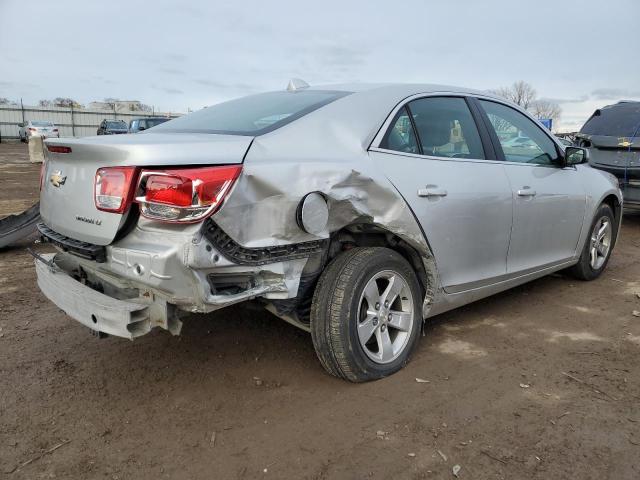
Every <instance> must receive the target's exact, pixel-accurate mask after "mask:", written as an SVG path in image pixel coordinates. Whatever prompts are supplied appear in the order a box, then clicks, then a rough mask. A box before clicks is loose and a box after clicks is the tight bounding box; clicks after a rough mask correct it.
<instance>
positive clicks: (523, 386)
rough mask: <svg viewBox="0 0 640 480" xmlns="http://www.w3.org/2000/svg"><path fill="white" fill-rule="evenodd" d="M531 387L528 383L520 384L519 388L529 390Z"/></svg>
mask: <svg viewBox="0 0 640 480" xmlns="http://www.w3.org/2000/svg"><path fill="white" fill-rule="evenodd" d="M530 386H531V385H529V384H528V383H521V384H520V388H529V387H530Z"/></svg>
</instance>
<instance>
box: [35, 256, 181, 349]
mask: <svg viewBox="0 0 640 480" xmlns="http://www.w3.org/2000/svg"><path fill="white" fill-rule="evenodd" d="M54 257H55V255H54V254H47V255H42V256H41V259H40V260H36V262H35V264H36V274H37V278H38V286H39V287H40V290H42V293H44V295H45V296H46V297H47V298H48V299H49V300H51V301H52V302H53V303H55V304H56V306H58V307H59V308H60V309H62V310H63V311H64V312H65V313H66V314H67V315H69V316H70V317H72V318H73V319H75V320H77V321H78V322H80V323H81V324H83V325H84V326H86V327H89V328H90V329H91V330H94V331H96V332H102V333H107V334H109V335H114V336H117V337H123V338H128V339H130V340H133V339H134V338H136V337H139V336H141V335H144V334H146V333H148V332H149V331H150V330H151V329H152V328H154V327H161V328H165V329H167V330H169V331H170V332H171V333H173V334H174V335H177V334H178V333H179V332H180V327H181V323H180V321H179V320H177V318H176V317H174V316H173V315H172V312H171V306H170V305H167V304H166V303H164V304H163V303H155V302H149V303H143V302H138V301H132V300H120V299H117V298H113V297H110V296H108V295H105V294H103V293H100V292H98V291H96V290H94V289H92V288H90V287H89V286H87V285H84V284H82V283H80V282H79V281H77V280H75V279H74V278H72V277H71V276H70V275H68V274H67V273H66V272H65V271H63V270H62V269H60V268H58V267H56V266H55V264H54V263H53V262H54ZM42 260H44V261H42ZM45 261H46V262H49V263H48V264H47V263H45ZM136 300H138V299H136Z"/></svg>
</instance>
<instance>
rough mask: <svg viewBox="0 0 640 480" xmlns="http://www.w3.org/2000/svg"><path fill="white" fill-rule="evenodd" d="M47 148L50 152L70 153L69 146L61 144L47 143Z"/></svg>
mask: <svg viewBox="0 0 640 480" xmlns="http://www.w3.org/2000/svg"><path fill="white" fill-rule="evenodd" d="M47 150H49V151H50V152H52V153H71V147H64V146H62V145H47Z"/></svg>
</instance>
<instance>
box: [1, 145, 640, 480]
mask: <svg viewBox="0 0 640 480" xmlns="http://www.w3.org/2000/svg"><path fill="white" fill-rule="evenodd" d="M38 176H39V166H37V165H30V164H28V163H26V148H25V147H24V146H23V145H6V144H2V145H0V179H1V180H0V185H1V188H0V216H3V215H7V214H10V213H15V212H18V211H20V210H21V209H23V208H25V207H27V206H28V205H30V204H31V203H32V202H33V201H35V199H36V198H37V191H38V186H37V183H38ZM31 243H32V242H31V241H24V242H23V243H22V244H21V245H18V246H17V247H15V248H10V249H5V250H0V328H1V331H0V478H8V479H43V478H46V479H48V478H65V479H113V480H116V479H142V480H144V479H163V478H170V479H187V478H188V479H200V478H207V479H227V478H229V479H233V478H278V479H282V478H292V479H333V478H339V479H342V478H346V479H352V478H353V479H363V478H373V479H388V478H401V479H405V478H407V479H419V478H434V479H448V478H454V476H453V468H454V466H456V465H458V466H459V467H460V470H459V473H458V476H459V478H461V479H465V478H467V479H485V478H490V479H501V478H505V479H506V478H508V479H529V478H533V479H545V480H546V479H583V480H584V479H599V480H601V479H616V480H619V479H637V478H640V386H639V382H640V368H639V367H640V318H637V317H635V316H634V315H633V314H632V312H633V311H634V310H640V298H639V296H638V295H639V294H640V249H639V246H640V218H639V217H632V216H628V217H625V219H624V224H623V229H622V236H621V239H620V242H619V243H618V246H617V248H616V250H615V252H614V255H613V257H612V260H611V262H610V264H609V268H608V270H607V271H606V272H605V274H604V275H603V276H602V277H601V278H600V279H598V280H596V281H594V282H590V283H582V282H577V281H575V280H572V279H570V278H567V277H563V276H560V275H553V276H549V277H546V278H543V279H540V280H538V281H535V282H532V283H530V284H527V285H525V286H522V287H520V288H516V289H514V290H511V291H509V292H506V293H503V294H500V295H497V296H494V297H492V298H489V299H487V300H484V301H481V302H478V303H475V304H472V305H469V306H467V307H465V308H461V309H458V310H456V311H453V312H450V313H447V314H445V315H441V316H440V317H438V318H437V319H435V321H433V322H431V323H429V324H428V326H427V328H426V331H425V337H424V338H423V339H422V342H421V343H420V345H419V348H418V350H417V352H416V354H415V356H414V358H413V361H412V362H411V363H410V364H409V365H408V366H407V367H406V368H405V369H404V370H403V371H401V372H400V373H398V374H396V375H394V376H393V377H391V378H388V379H384V380H381V381H378V382H374V383H369V384H364V385H352V384H348V383H345V382H343V381H341V380H337V379H334V378H332V377H330V376H328V375H327V374H325V373H324V371H323V370H322V368H321V367H320V364H319V363H318V361H317V360H316V357H315V354H314V351H313V347H312V345H311V339H310V337H309V336H308V335H307V334H306V333H304V332H301V331H298V330H297V329H295V328H294V327H291V326H289V325H288V324H286V323H284V322H282V321H281V320H278V319H277V318H275V317H273V316H271V315H270V314H268V313H266V312H262V311H259V310H253V309H250V308H248V307H244V308H240V307H234V308H229V309H227V310H222V311H219V312H217V313H215V314H211V315H206V316H193V317H190V318H189V319H188V321H186V322H185V325H184V329H183V333H182V335H181V336H180V337H172V336H171V335H169V334H168V333H166V332H163V331H157V332H154V333H152V334H150V335H147V336H145V337H142V338H140V339H139V340H136V341H135V342H129V341H127V340H123V339H118V338H107V339H104V340H98V339H96V338H95V337H92V336H91V335H89V332H88V331H87V329H86V328H84V327H82V326H81V325H80V324H78V323H76V322H75V321H73V320H71V319H70V318H68V317H67V316H66V315H65V314H64V313H63V312H61V311H60V310H58V309H57V308H56V307H55V306H54V305H53V304H51V303H50V302H49V301H47V300H46V299H45V298H44V296H43V295H42V294H40V292H39V290H38V288H37V285H36V279H35V273H34V268H33V262H32V260H31V257H30V256H29V255H28V254H27V253H26V251H25V248H26V247H27V246H29V245H31ZM36 249H37V250H39V251H48V250H50V247H47V246H43V245H37V246H36ZM639 315H640V314H639ZM416 378H420V379H425V380H428V382H424V383H419V382H417V381H416Z"/></svg>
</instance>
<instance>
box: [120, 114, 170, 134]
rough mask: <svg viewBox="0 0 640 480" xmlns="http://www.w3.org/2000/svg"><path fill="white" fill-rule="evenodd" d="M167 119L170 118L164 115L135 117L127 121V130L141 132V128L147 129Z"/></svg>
mask: <svg viewBox="0 0 640 480" xmlns="http://www.w3.org/2000/svg"><path fill="white" fill-rule="evenodd" d="M169 120H171V119H170V118H164V117H148V118H135V119H133V120H131V122H130V123H129V132H130V133H136V132H141V131H142V130H148V129H150V128H151V127H155V126H156V125H160V124H161V123H164V122H168V121H169Z"/></svg>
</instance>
